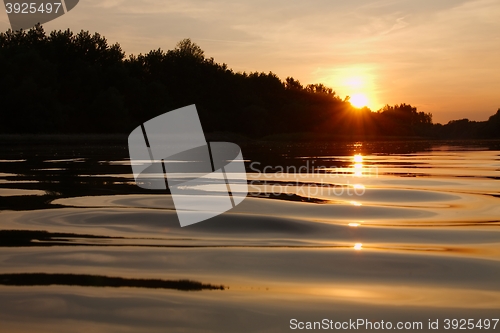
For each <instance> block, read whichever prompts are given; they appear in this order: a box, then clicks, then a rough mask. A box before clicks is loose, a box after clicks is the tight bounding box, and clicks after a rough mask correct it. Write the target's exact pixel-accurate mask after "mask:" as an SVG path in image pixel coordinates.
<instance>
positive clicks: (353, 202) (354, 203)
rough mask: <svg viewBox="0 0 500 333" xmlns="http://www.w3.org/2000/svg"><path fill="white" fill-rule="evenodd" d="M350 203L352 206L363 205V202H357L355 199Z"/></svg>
mask: <svg viewBox="0 0 500 333" xmlns="http://www.w3.org/2000/svg"><path fill="white" fill-rule="evenodd" d="M350 203H351V205H354V206H363V204H362V203H361V202H357V201H351V202H350Z"/></svg>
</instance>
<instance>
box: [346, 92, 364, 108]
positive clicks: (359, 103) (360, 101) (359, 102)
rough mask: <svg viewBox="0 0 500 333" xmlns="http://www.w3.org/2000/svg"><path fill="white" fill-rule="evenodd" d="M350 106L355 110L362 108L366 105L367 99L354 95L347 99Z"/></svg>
mask: <svg viewBox="0 0 500 333" xmlns="http://www.w3.org/2000/svg"><path fill="white" fill-rule="evenodd" d="M349 102H351V105H352V106H354V107H357V108H362V107H363V106H367V105H368V98H366V95H365V94H354V95H352V96H351V98H350V99H349Z"/></svg>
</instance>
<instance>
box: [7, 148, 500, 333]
mask: <svg viewBox="0 0 500 333" xmlns="http://www.w3.org/2000/svg"><path fill="white" fill-rule="evenodd" d="M245 148H246V149H245ZM242 149H243V155H244V158H245V159H246V167H247V172H248V183H247V185H246V186H248V189H249V190H250V194H249V196H248V197H247V198H246V199H245V201H244V202H243V203H242V204H240V205H239V206H237V207H236V208H235V209H233V210H231V211H229V212H227V213H225V214H223V215H220V216H218V217H215V218H212V219H210V220H208V221H205V222H202V223H198V224H195V225H192V226H188V227H185V228H181V227H180V226H179V222H178V220H177V216H176V212H175V209H174V205H173V202H172V199H171V197H170V195H169V194H168V192H161V191H159V192H154V191H148V190H143V189H140V188H138V187H136V186H135V184H134V182H133V176H132V174H131V168H130V162H129V160H128V158H127V150H126V146H124V145H120V144H97V143H96V144H91V145H83V146H82V145H81V144H78V145H77V144H74V145H72V144H61V143H53V144H50V145H49V144H29V143H24V144H18V145H14V146H12V147H10V148H8V149H7V148H5V147H4V148H3V150H2V151H1V152H0V154H1V155H0V209H1V211H0V221H1V222H0V223H1V225H0V246H1V247H2V251H1V252H0V262H1V266H0V294H1V298H2V302H0V322H1V325H0V331H2V332H16V331H37V332H68V331H73V332H75V331H76V332H79V331H82V332H84V331H85V332H87V331H89V330H96V331H97V330H99V331H106V332H137V331H151V332H156V331H158V332H165V331H183V332H185V331H186V332H226V331H227V332H229V331H231V332H233V331H234V332H255V331H259V332H282V331H289V330H290V319H292V318H296V319H297V320H299V321H320V320H322V319H324V318H329V319H332V320H335V321H345V320H349V319H352V320H356V319H358V318H364V319H368V320H372V321H380V320H384V321H386V322H387V321H391V322H394V324H395V323H396V322H398V321H412V322H413V321H421V322H423V323H424V327H423V330H420V331H427V323H428V320H429V319H431V320H436V319H439V320H440V321H441V323H443V320H444V319H446V318H451V319H452V318H457V319H460V318H466V319H467V318H474V319H475V320H478V319H487V318H489V319H492V318H498V314H499V313H498V309H499V308H500V283H499V282H498V281H499V277H500V247H499V245H500V231H499V228H498V226H499V224H500V205H499V200H500V181H499V179H500V178H499V177H500V149H499V145H498V143H496V142H474V143H467V144H464V143H459V142H437V143H429V142H413V143H412V142H382V143H373V142H372V143H361V142H357V143H332V144H320V145H318V144H307V143H304V144H273V145H270V144H262V145H256V144H253V145H249V146H248V147H245V146H243V147H242ZM232 177H234V178H237V179H240V180H241V179H244V178H243V177H242V175H235V174H233V175H232ZM243 185H244V184H243V183H242V186H243ZM207 190H210V189H209V188H208V189H207ZM497 329H500V327H498V328H497ZM476 330H477V331H479V329H476ZM483 330H484V329H483Z"/></svg>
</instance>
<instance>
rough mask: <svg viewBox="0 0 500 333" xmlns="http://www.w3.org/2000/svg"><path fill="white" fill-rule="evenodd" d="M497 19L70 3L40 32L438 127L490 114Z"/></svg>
mask: <svg viewBox="0 0 500 333" xmlns="http://www.w3.org/2000/svg"><path fill="white" fill-rule="evenodd" d="M2 13H3V14H1V15H0V29H1V31H5V30H7V29H8V28H9V27H10V26H9V21H8V18H7V14H6V13H5V11H2ZM499 18H500V1H499V0H473V1H466V0H439V1H436V0H432V1H430V0H420V1H415V0H400V1H396V0H392V1H390V0H381V1H368V0H352V1H333V0H310V1H296V0H293V1H290V0H279V1H275V0H273V1H269V0H265V1H264V0H253V1H248V0H245V1H243V0H219V1H206V0H175V1H173V0H81V1H80V3H79V4H78V6H77V7H75V8H74V9H73V10H72V11H70V12H69V13H68V14H66V15H65V16H63V17H61V18H58V19H56V20H54V21H52V22H49V23H46V24H45V25H44V28H45V29H46V31H50V30H54V29H57V30H59V29H63V30H64V29H67V28H70V29H71V30H73V31H80V30H82V29H83V30H90V31H91V32H95V31H97V32H99V33H101V34H102V35H104V36H106V37H107V38H108V41H110V42H112V43H114V42H119V43H120V44H121V45H122V48H123V49H124V51H126V52H127V54H131V53H133V54H138V53H146V52H148V51H149V50H151V49H157V48H162V49H164V50H168V49H172V48H174V46H175V44H176V42H177V41H179V40H181V39H183V38H191V39H192V40H193V41H194V42H195V43H197V44H198V45H200V46H201V48H202V49H203V50H204V51H205V55H206V56H208V57H214V58H215V60H216V61H217V62H224V63H227V64H228V66H229V67H230V68H232V69H234V70H235V71H247V72H250V71H259V72H260V71H262V72H269V71H272V72H274V73H276V74H277V75H278V76H279V77H280V78H281V79H285V78H286V77H287V76H293V77H294V78H295V79H298V80H300V81H301V82H302V83H303V84H308V83H319V82H321V83H324V84H326V85H327V86H330V87H332V88H333V89H334V90H335V91H336V92H337V94H338V95H340V96H341V97H342V98H343V97H345V96H346V95H350V96H351V97H352V98H353V101H357V102H359V103H360V104H364V103H366V104H367V105H368V107H370V108H371V109H372V110H377V109H379V108H381V107H382V106H383V105H384V104H396V103H403V102H404V103H410V104H412V105H414V106H417V107H418V110H419V111H425V112H432V113H433V115H434V122H442V123H446V122H448V121H449V120H451V119H460V118H469V119H471V120H486V119H487V118H488V116H490V115H492V114H494V113H495V112H496V110H497V109H498V108H500V19H499Z"/></svg>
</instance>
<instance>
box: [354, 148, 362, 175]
mask: <svg viewBox="0 0 500 333" xmlns="http://www.w3.org/2000/svg"><path fill="white" fill-rule="evenodd" d="M353 160H354V170H353V174H354V176H355V177H362V176H363V156H361V155H360V154H356V155H354V156H353Z"/></svg>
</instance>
